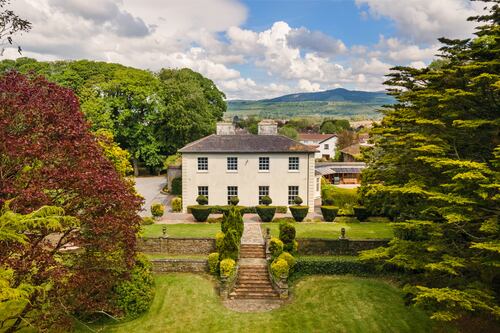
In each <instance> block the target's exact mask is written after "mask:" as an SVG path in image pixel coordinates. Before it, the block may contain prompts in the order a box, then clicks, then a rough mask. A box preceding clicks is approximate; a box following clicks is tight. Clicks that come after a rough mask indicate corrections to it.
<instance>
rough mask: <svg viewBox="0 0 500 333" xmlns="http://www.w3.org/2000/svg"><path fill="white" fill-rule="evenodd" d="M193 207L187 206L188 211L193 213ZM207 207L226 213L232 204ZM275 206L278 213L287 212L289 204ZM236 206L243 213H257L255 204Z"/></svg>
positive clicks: (215, 212) (218, 212) (213, 210)
mask: <svg viewBox="0 0 500 333" xmlns="http://www.w3.org/2000/svg"><path fill="white" fill-rule="evenodd" d="M191 207H193V206H188V207H187V212H188V213H191ZM205 207H210V210H211V211H210V213H211V214H224V212H227V211H228V210H229V208H230V207H231V206H230V205H225V206H217V205H213V206H212V205H206V206H205ZM273 207H274V208H276V213H280V214H285V213H286V212H287V210H288V207H287V206H273ZM236 208H238V209H240V212H241V213H242V214H257V210H256V207H254V206H236Z"/></svg>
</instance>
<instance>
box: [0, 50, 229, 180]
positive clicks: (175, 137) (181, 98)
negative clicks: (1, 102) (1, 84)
mask: <svg viewBox="0 0 500 333" xmlns="http://www.w3.org/2000/svg"><path fill="white" fill-rule="evenodd" d="M9 69H16V70H18V71H20V72H21V73H29V72H35V73H37V74H41V75H44V76H45V77H47V79H48V80H49V81H53V82H56V83H58V84H60V85H62V86H64V87H67V88H70V89H72V90H73V91H74V92H75V94H76V95H77V96H78V98H79V101H80V104H81V109H82V111H83V113H84V114H85V117H86V119H87V120H88V121H89V122H90V123H91V129H92V131H97V130H98V129H106V130H108V131H110V132H111V134H112V135H113V136H114V138H115V140H116V142H117V143H118V144H119V145H120V147H121V148H123V149H126V150H127V151H128V152H129V153H130V154H131V156H132V158H133V160H134V162H144V164H145V165H146V166H147V167H150V168H159V167H161V166H162V164H163V161H164V160H165V157H166V156H168V155H171V154H174V153H175V152H176V151H177V149H179V148H181V147H182V146H184V145H185V144H187V143H189V142H191V141H194V140H197V139H199V138H201V137H203V136H206V135H209V134H211V133H213V132H214V131H215V123H216V122H217V121H218V120H220V119H222V115H223V113H224V112H225V111H226V103H225V101H224V98H225V96H224V94H223V93H222V92H221V91H219V90H218V89H217V87H216V86H215V84H214V83H213V82H212V81H211V80H209V79H207V78H205V77H203V76H202V75H201V74H199V73H196V72H193V71H192V70H190V69H179V70H177V69H164V70H161V71H160V72H159V73H158V74H156V73H152V72H149V71H146V70H140V69H135V68H131V67H125V66H122V65H119V64H110V63H105V62H95V61H88V60H79V61H55V62H38V61H36V60H34V59H29V58H19V59H17V60H15V61H13V60H4V61H2V62H0V72H5V71H6V70H9ZM134 166H135V167H136V171H137V163H135V165H134Z"/></svg>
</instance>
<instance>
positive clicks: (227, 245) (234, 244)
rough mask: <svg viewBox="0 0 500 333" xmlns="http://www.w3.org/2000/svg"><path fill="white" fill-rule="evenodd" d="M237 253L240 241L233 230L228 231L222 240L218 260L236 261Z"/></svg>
mask: <svg viewBox="0 0 500 333" xmlns="http://www.w3.org/2000/svg"><path fill="white" fill-rule="evenodd" d="M239 251H240V241H239V238H238V237H237V233H236V231H235V230H234V229H229V231H228V232H227V233H225V235H224V238H223V239H222V246H221V249H220V252H219V254H220V258H221V259H233V260H236V259H238V254H239Z"/></svg>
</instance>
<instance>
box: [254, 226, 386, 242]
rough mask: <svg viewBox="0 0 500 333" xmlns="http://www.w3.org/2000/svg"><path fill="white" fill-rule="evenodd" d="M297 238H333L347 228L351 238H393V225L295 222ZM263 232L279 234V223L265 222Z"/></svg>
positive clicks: (347, 234)
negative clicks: (268, 229)
mask: <svg viewBox="0 0 500 333" xmlns="http://www.w3.org/2000/svg"><path fill="white" fill-rule="evenodd" d="M294 225H295V230H296V231H297V235H296V237H297V238H332V239H337V238H339V236H340V229H341V228H345V230H346V237H347V238H350V239H373V238H392V237H393V232H392V227H391V226H390V225H389V224H388V223H369V222H368V223H328V222H319V223H303V222H301V223H294ZM261 228H262V232H263V234H265V232H266V228H270V229H271V235H273V236H276V237H277V236H278V235H279V224H278V223H272V222H271V223H263V224H262V225H261Z"/></svg>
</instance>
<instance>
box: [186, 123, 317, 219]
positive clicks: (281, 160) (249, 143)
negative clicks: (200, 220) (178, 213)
mask: <svg viewBox="0 0 500 333" xmlns="http://www.w3.org/2000/svg"><path fill="white" fill-rule="evenodd" d="M258 133H259V134H258V135H254V134H237V133H236V131H235V128H234V125H233V124H232V123H218V124H217V134H214V135H209V136H207V137H204V138H202V139H200V140H197V141H194V142H192V143H190V144H188V145H186V146H185V147H183V148H182V149H180V150H179V152H180V153H182V200H183V210H184V212H186V211H187V206H190V205H196V197H197V196H198V195H205V196H207V197H208V204H209V205H227V204H228V202H229V199H230V198H231V197H232V196H238V198H239V199H240V205H243V206H256V205H258V204H259V201H260V199H261V198H262V197H263V196H265V195H269V196H270V197H271V198H272V200H273V205H277V206H288V205H291V204H293V200H294V199H295V197H296V196H300V197H301V198H302V200H303V201H304V204H307V205H309V207H310V211H313V209H314V199H315V198H317V197H318V195H319V190H320V189H319V186H318V184H319V179H320V178H319V176H316V175H315V169H314V168H315V159H314V154H315V152H316V149H315V148H313V147H311V146H308V145H304V144H301V143H300V142H297V141H295V140H292V139H290V138H287V137H285V136H282V135H278V134H277V125H276V123H275V122H274V121H270V120H264V121H262V122H260V123H259V130H258Z"/></svg>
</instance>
